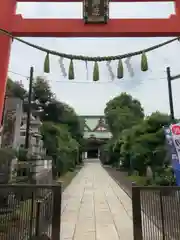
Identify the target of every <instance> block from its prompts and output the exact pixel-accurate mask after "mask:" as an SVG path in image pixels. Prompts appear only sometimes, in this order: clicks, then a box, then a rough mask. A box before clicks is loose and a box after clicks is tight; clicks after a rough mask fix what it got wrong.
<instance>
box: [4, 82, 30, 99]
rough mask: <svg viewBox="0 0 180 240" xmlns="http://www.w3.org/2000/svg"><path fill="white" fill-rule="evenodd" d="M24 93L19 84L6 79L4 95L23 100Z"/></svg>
mask: <svg viewBox="0 0 180 240" xmlns="http://www.w3.org/2000/svg"><path fill="white" fill-rule="evenodd" d="M25 93H26V90H25V89H24V87H23V85H22V84H21V83H19V82H14V81H12V80H11V79H10V78H8V80H7V85H6V95H9V96H12V97H17V98H21V99H23V98H24V95H25Z"/></svg>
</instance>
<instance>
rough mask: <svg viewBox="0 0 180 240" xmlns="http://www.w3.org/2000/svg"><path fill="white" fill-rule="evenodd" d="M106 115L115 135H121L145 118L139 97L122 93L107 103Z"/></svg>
mask: <svg viewBox="0 0 180 240" xmlns="http://www.w3.org/2000/svg"><path fill="white" fill-rule="evenodd" d="M105 117H106V121H107V123H108V125H109V128H110V131H111V132H112V134H113V135H119V133H120V132H122V131H123V130H124V129H127V128H130V127H132V126H133V125H135V124H137V123H138V122H139V121H140V120H142V119H143V118H144V111H143V108H142V106H141V104H140V102H139V101H138V100H137V99H133V98H132V96H131V95H128V94H127V93H122V94H121V95H120V96H117V97H115V98H114V99H112V100H111V101H109V102H108V103H107V104H106V108H105Z"/></svg>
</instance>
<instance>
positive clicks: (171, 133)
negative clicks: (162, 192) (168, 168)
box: [164, 124, 180, 186]
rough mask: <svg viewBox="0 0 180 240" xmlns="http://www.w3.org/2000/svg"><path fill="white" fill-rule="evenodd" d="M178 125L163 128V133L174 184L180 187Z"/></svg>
mask: <svg viewBox="0 0 180 240" xmlns="http://www.w3.org/2000/svg"><path fill="white" fill-rule="evenodd" d="M179 130H180V125H179V124H177V125H175V124H173V125H171V126H169V127H164V133H165V137H166V141H167V145H168V150H169V153H170V157H171V162H172V167H173V170H174V174H175V176H176V184H177V186H180V131H179Z"/></svg>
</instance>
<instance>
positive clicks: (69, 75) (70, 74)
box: [68, 59, 74, 80]
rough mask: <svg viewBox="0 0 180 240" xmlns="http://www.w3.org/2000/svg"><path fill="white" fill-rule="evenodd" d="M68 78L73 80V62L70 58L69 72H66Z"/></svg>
mask: <svg viewBox="0 0 180 240" xmlns="http://www.w3.org/2000/svg"><path fill="white" fill-rule="evenodd" d="M68 79H69V80H73V79H74V64H73V60H72V59H71V61H70V64H69V73H68Z"/></svg>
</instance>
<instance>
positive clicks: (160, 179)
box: [154, 167, 176, 186]
mask: <svg viewBox="0 0 180 240" xmlns="http://www.w3.org/2000/svg"><path fill="white" fill-rule="evenodd" d="M154 183H155V184H156V185H157V186H175V185H176V178H175V176H174V174H173V171H172V168H170V167H169V168H166V169H165V170H164V172H163V173H162V174H160V175H159V176H156V177H155V179H154Z"/></svg>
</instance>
